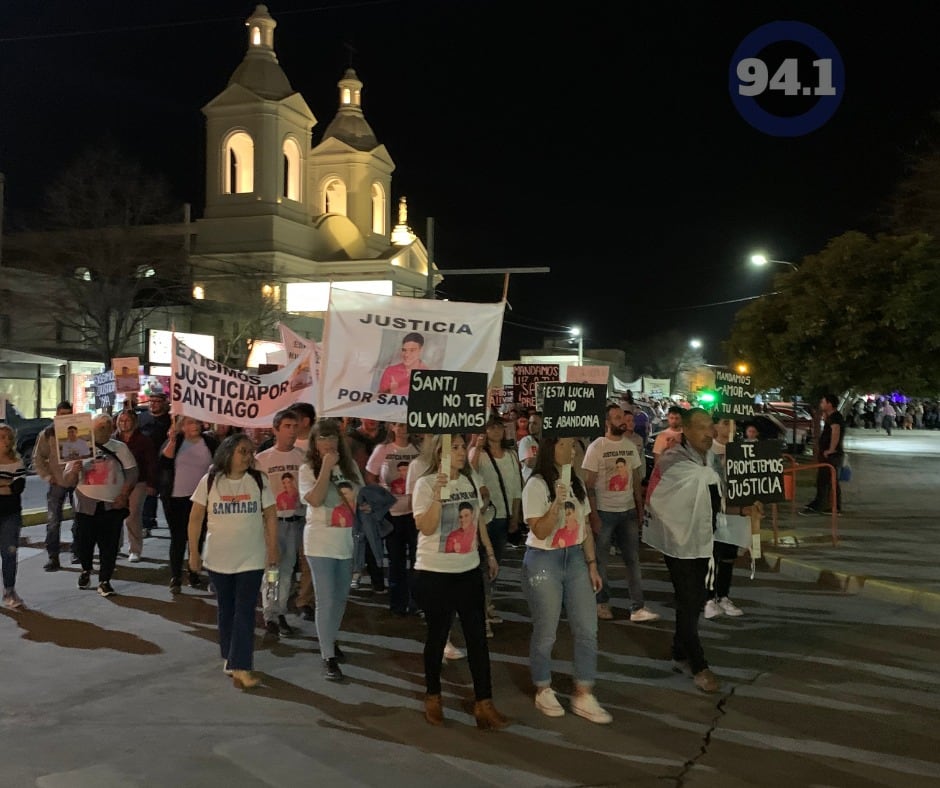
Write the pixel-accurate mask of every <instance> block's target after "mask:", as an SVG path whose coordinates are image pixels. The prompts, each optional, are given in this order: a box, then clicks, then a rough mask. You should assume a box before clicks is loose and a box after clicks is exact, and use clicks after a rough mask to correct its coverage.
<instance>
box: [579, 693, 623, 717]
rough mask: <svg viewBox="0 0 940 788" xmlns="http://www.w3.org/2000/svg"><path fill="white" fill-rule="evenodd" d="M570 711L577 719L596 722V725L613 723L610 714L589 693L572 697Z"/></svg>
mask: <svg viewBox="0 0 940 788" xmlns="http://www.w3.org/2000/svg"><path fill="white" fill-rule="evenodd" d="M571 710H572V711H573V712H574V713H575V714H577V715H578V716H579V717H584V719H586V720H590V721H591V722H596V723H597V724H598V725H607V724H608V723H610V722H613V721H614V718H613V717H612V716H611V714H610V712H608V711H607V710H605V709H604V708H603V707H602V706H601V704H600V703H598V702H597V698H595V697H594V695H593V694H592V693H590V692H588V693H586V694H584V695H572V696H571Z"/></svg>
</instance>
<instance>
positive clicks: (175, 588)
mask: <svg viewBox="0 0 940 788" xmlns="http://www.w3.org/2000/svg"><path fill="white" fill-rule="evenodd" d="M182 591H183V584H182V583H181V582H180V579H179V578H178V577H173V578H170V593H171V594H173V595H176V594H180V593H182Z"/></svg>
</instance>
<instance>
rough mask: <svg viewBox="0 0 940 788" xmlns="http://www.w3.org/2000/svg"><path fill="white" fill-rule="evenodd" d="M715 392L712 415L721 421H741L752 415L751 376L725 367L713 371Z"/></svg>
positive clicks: (752, 394) (752, 393)
mask: <svg viewBox="0 0 940 788" xmlns="http://www.w3.org/2000/svg"><path fill="white" fill-rule="evenodd" d="M715 390H716V391H717V392H718V394H719V398H718V404H717V405H716V406H715V410H714V413H715V414H716V415H717V416H718V417H719V418H722V419H736V420H739V421H740V420H741V419H745V418H748V417H750V416H753V415H754V391H753V388H752V386H751V376H750V375H748V374H742V373H740V372H736V371H735V370H733V369H728V368H727V367H721V368H718V369H716V370H715Z"/></svg>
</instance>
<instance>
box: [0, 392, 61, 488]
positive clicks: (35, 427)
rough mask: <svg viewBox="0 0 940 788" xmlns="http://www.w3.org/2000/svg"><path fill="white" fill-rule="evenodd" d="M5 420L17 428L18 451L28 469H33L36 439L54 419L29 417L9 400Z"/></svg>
mask: <svg viewBox="0 0 940 788" xmlns="http://www.w3.org/2000/svg"><path fill="white" fill-rule="evenodd" d="M3 421H5V422H6V423H7V424H9V425H10V426H11V427H12V428H13V429H14V430H16V451H17V452H18V453H19V455H20V457H22V458H23V464H24V465H25V466H26V470H27V471H32V469H33V448H34V447H35V446H36V439H37V438H38V437H39V433H40V432H42V431H43V430H44V429H45V428H46V427H47V426H48V425H49V424H52V419H45V418H39V419H27V418H26V417H25V416H24V415H23V414H22V413H20V412H19V411H18V410H17V409H16V407H14V405H13V403H11V402H10V401H9V400H8V401H7V412H6V414H5V416H4V419H3Z"/></svg>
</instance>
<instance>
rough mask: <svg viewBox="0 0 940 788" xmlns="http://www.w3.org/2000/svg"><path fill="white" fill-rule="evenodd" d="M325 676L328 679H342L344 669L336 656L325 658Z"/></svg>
mask: <svg viewBox="0 0 940 788" xmlns="http://www.w3.org/2000/svg"><path fill="white" fill-rule="evenodd" d="M323 678H325V679H326V680H327V681H342V680H343V671H341V670H340V669H339V663H338V662H337V661H336V657H331V658H330V659H325V660H323Z"/></svg>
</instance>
